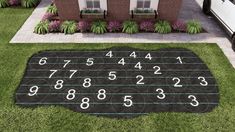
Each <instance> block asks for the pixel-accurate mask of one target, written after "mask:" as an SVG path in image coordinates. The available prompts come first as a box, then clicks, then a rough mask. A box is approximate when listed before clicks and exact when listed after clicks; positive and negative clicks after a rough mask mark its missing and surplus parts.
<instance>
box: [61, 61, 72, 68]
mask: <svg viewBox="0 0 235 132" xmlns="http://www.w3.org/2000/svg"><path fill="white" fill-rule="evenodd" d="M70 62H71V60H64V63H65V64H64V66H63V68H65V67H66V66H67V65H68V64H69V63H70Z"/></svg>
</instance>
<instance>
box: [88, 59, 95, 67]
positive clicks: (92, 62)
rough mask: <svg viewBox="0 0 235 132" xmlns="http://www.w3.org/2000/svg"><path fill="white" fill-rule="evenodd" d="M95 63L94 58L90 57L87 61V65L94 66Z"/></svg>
mask: <svg viewBox="0 0 235 132" xmlns="http://www.w3.org/2000/svg"><path fill="white" fill-rule="evenodd" d="M93 64H94V58H88V59H87V61H86V65H87V66H92V65H93Z"/></svg>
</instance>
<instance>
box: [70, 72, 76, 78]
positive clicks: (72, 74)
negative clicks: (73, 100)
mask: <svg viewBox="0 0 235 132" xmlns="http://www.w3.org/2000/svg"><path fill="white" fill-rule="evenodd" d="M77 71H78V70H70V72H72V74H71V75H70V76H69V78H72V77H73V75H74V74H75V73H76V72H77Z"/></svg>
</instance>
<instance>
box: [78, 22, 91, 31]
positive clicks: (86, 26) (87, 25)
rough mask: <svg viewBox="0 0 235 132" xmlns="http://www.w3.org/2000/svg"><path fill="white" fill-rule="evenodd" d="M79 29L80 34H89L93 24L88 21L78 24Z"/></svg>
mask: <svg viewBox="0 0 235 132" xmlns="http://www.w3.org/2000/svg"><path fill="white" fill-rule="evenodd" d="M77 28H78V30H79V31H80V32H82V33H84V32H88V31H89V30H90V29H91V24H90V23H89V22H87V21H80V22H78V24H77Z"/></svg>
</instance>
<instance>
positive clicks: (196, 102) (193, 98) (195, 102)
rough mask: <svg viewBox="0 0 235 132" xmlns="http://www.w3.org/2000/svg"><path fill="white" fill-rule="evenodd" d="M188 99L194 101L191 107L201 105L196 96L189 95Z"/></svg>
mask: <svg viewBox="0 0 235 132" xmlns="http://www.w3.org/2000/svg"><path fill="white" fill-rule="evenodd" d="M188 98H189V99H191V100H192V101H191V103H190V105H192V106H193V107H197V106H198V105H199V102H198V101H197V98H196V97H195V96H194V95H189V96H188Z"/></svg>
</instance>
